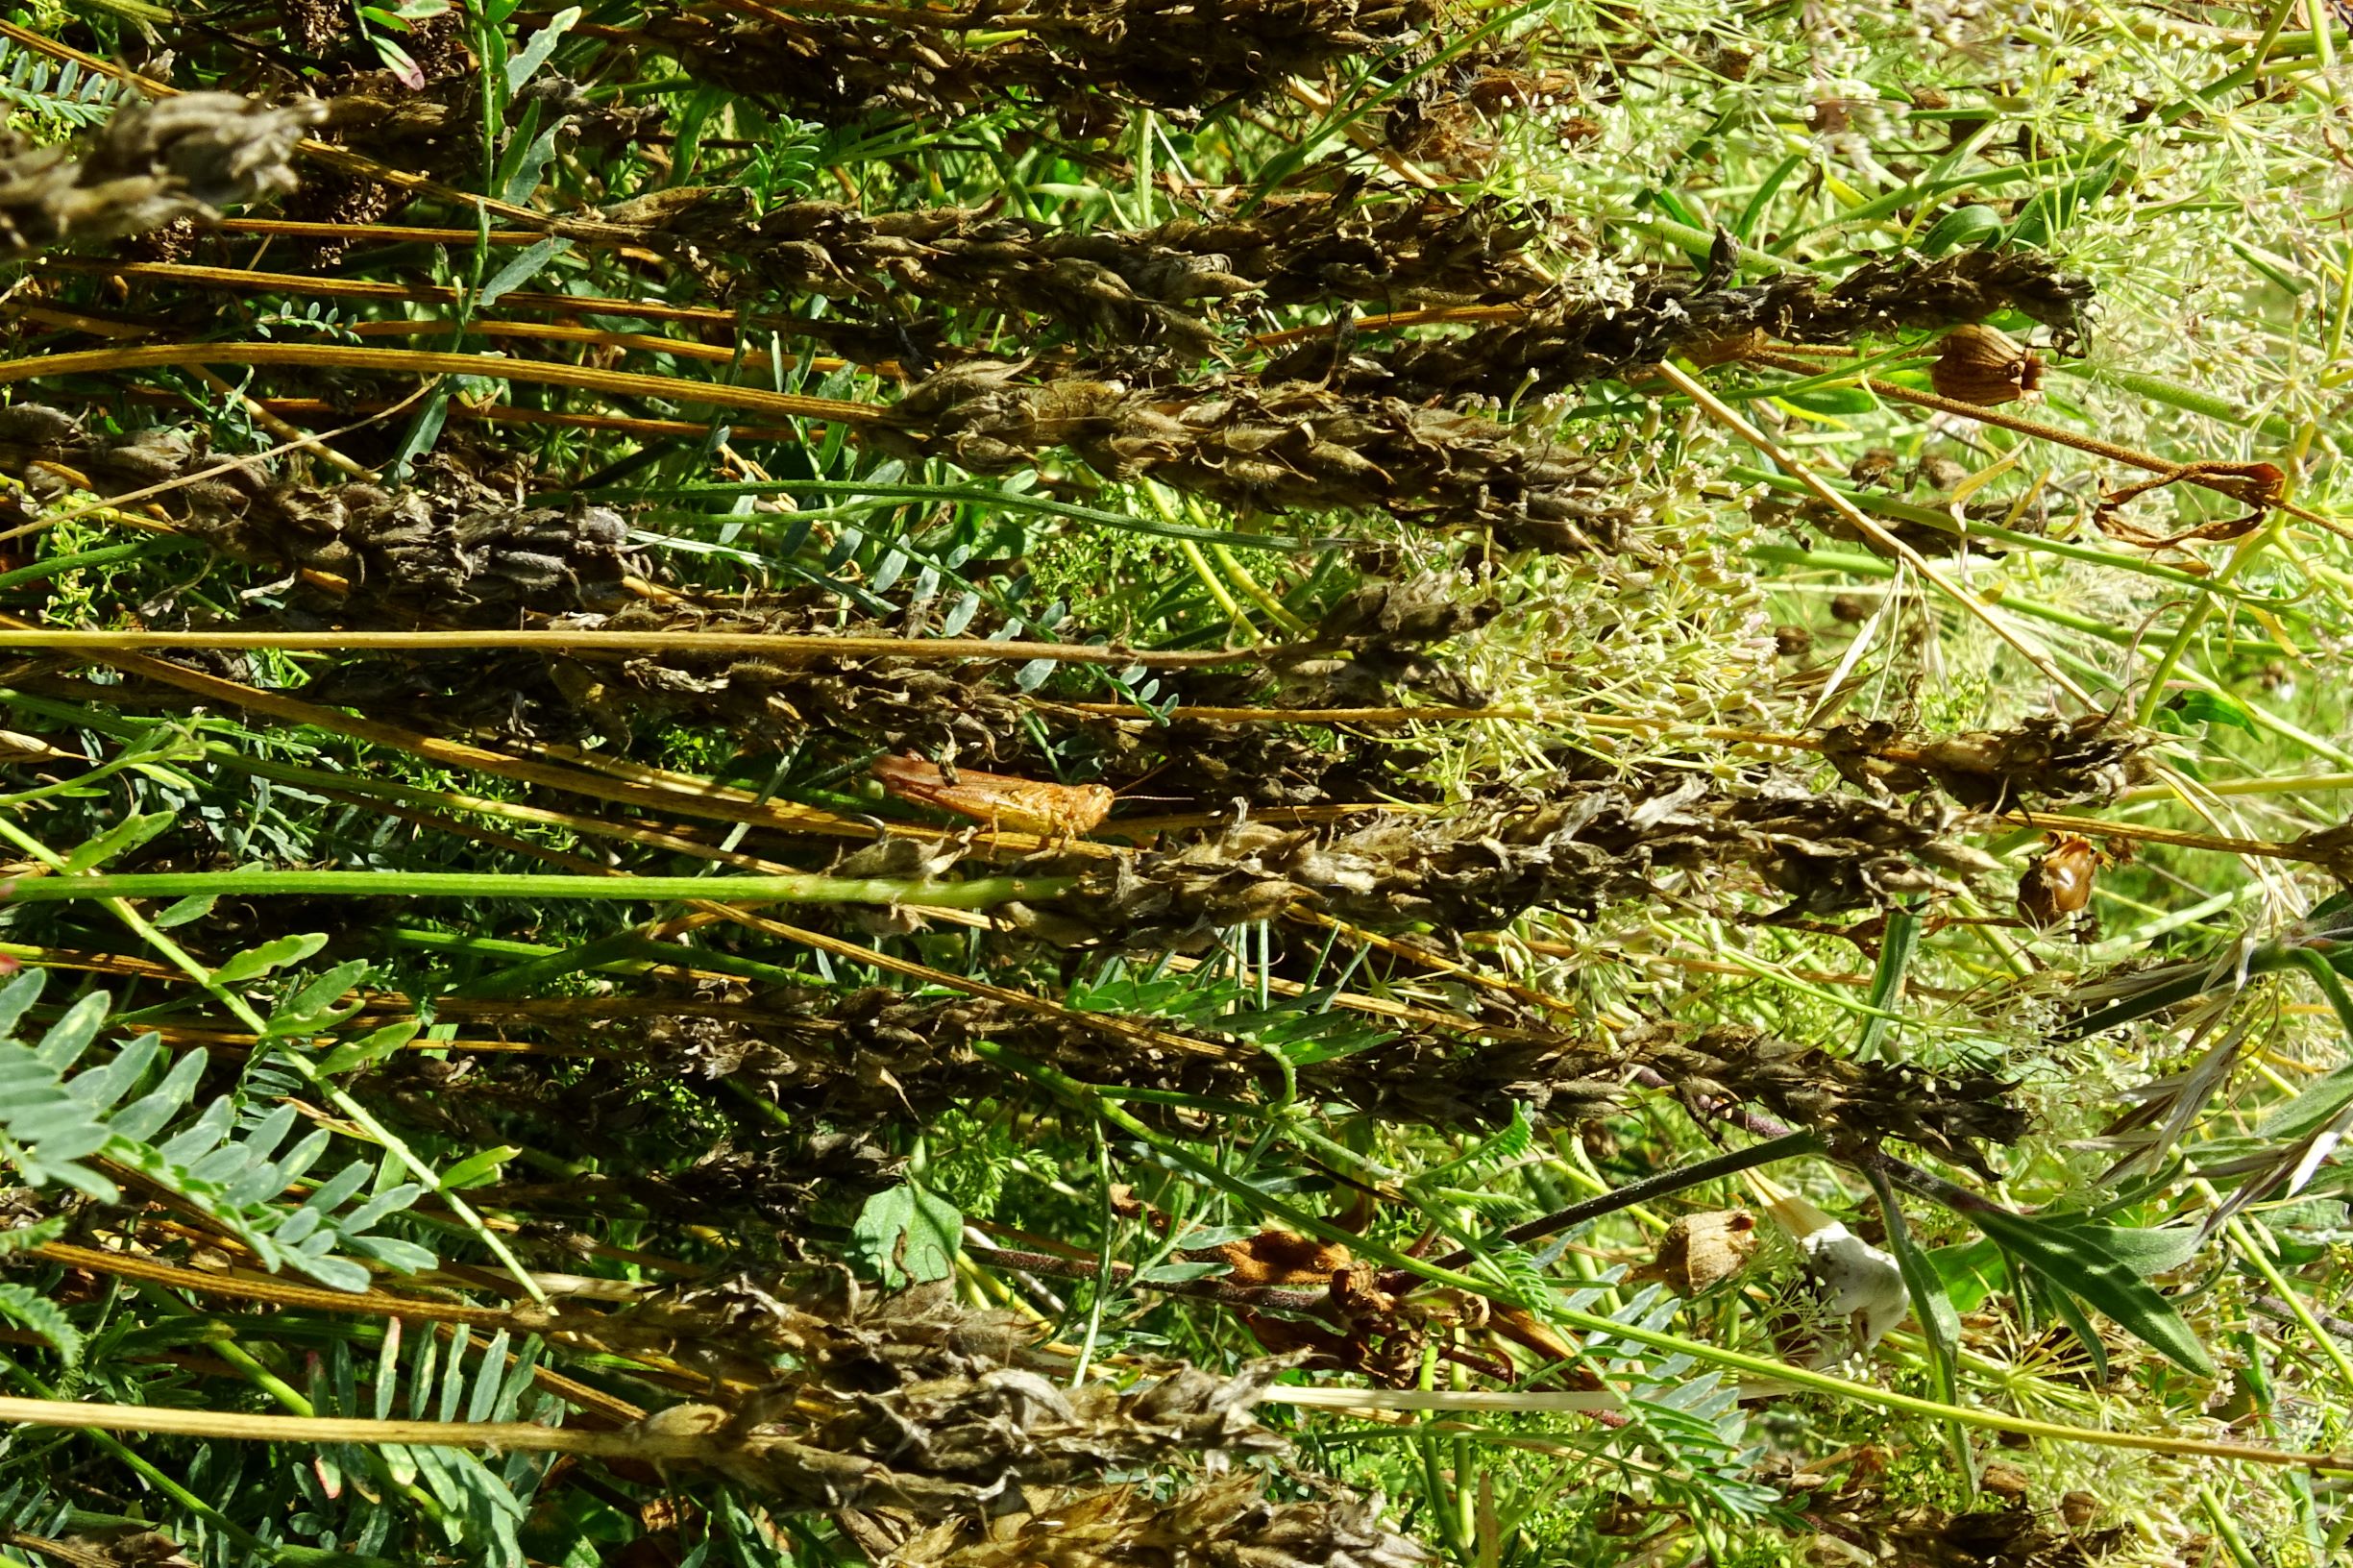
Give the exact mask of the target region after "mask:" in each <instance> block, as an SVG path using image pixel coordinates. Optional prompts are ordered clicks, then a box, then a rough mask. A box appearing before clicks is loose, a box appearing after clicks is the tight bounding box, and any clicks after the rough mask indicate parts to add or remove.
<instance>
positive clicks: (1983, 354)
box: [1928, 326, 2044, 408]
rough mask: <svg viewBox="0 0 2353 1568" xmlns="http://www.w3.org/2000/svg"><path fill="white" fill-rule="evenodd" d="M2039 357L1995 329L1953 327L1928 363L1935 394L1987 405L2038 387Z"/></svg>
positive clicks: (2041, 367)
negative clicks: (1932, 361) (1931, 361)
mask: <svg viewBox="0 0 2353 1568" xmlns="http://www.w3.org/2000/svg"><path fill="white" fill-rule="evenodd" d="M2043 370H2044V365H2043V356H2042V355H2039V354H2036V353H2034V352H2032V351H2031V350H2029V349H2027V348H2026V347H2024V346H2023V345H2022V344H2021V343H2020V342H2018V340H2017V339H2015V338H2013V337H2011V336H2010V334H2009V333H2007V332H2004V331H2000V330H1998V328H1993V327H1982V326H1970V327H1955V328H1954V329H1953V330H1952V331H1949V332H1947V333H1946V334H1945V336H1944V339H1943V342H1942V343H1941V345H1940V347H1939V350H1938V353H1937V356H1936V362H1935V363H1934V364H1932V365H1930V366H1929V367H1928V384H1929V385H1930V386H1933V387H1934V388H1936V393H1937V396H1939V397H1942V398H1950V399H1952V400H1953V401H1954V402H1956V403H1973V404H1977V405H1978V406H1979V407H1983V408H1991V407H1995V406H1997V405H1998V404H2005V403H2016V402H2017V401H2018V400H2019V399H2021V398H2022V397H2025V396H2027V395H2028V394H2030V393H2033V392H2038V391H2040V390H2041V389H2042V386H2043Z"/></svg>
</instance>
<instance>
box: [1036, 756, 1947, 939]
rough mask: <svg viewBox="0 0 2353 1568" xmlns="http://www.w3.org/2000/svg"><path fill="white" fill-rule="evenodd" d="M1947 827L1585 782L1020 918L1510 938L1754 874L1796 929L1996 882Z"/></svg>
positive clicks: (1253, 846)
mask: <svg viewBox="0 0 2353 1568" xmlns="http://www.w3.org/2000/svg"><path fill="white" fill-rule="evenodd" d="M1982 860H1983V857H1982V856H1976V855H1973V853H1972V852H1970V851H1967V850H1965V849H1964V848H1963V847H1962V846H1960V845H1953V844H1950V843H1949V842H1947V841H1946V840H1944V839H1943V838H1942V836H1941V823H1940V822H1938V821H1935V820H1934V819H1923V818H1915V817H1912V816H1907V815H1905V814H1903V813H1901V812H1899V811H1896V810H1894V809H1892V808H1890V807H1888V806H1884V805H1880V804H1877V803H1875V802H1872V801H1868V800H1859V799H1847V798H1841V797H1837V796H1816V795H1813V794H1810V793H1808V792H1806V791H1805V790H1803V789H1802V788H1800V787H1798V786H1796V785H1795V784H1792V783H1789V782H1787V781H1784V780H1775V779H1767V780H1765V781H1763V782H1761V783H1759V784H1756V785H1753V786H1751V787H1749V788H1745V789H1741V790H1731V789H1728V788H1726V787H1724V786H1721V785H1718V784H1717V783H1715V782H1714V781H1713V780H1711V779H1709V778H1707V777H1705V776H1704V775H1701V774H1683V775H1679V776H1678V775H1675V774H1672V773H1666V772H1662V773H1661V774H1659V775H1658V776H1656V777H1655V778H1653V779H1650V780H1647V781H1637V782H1635V783H1632V784H1620V783H1617V782H1615V781H1586V782H1579V781H1568V782H1564V783H1562V784H1560V785H1558V786H1556V789H1555V793H1553V794H1552V795H1551V796H1549V797H1545V798H1540V799H1538V800H1535V801H1533V802H1530V803H1520V804H1507V805H1494V804H1487V805H1479V804H1474V805H1472V806H1469V807H1467V808H1465V809H1464V810H1463V811H1462V812H1460V813H1459V814H1458V815H1456V816H1454V817H1451V818H1449V819H1445V820H1441V821H1432V820H1429V819H1426V818H1403V817H1394V818H1385V819H1377V820H1375V821H1372V822H1370V823H1368V824H1366V825H1363V826H1360V827H1355V828H1351V829H1348V830H1345V831H1341V832H1337V833H1335V834H1330V835H1327V834H1324V833H1321V832H1318V831H1315V830H1312V829H1295V828H1283V827H1278V826H1274V825H1272V824H1269V823H1264V822H1255V821H1242V822H1238V823H1236V824H1235V825H1234V826H1232V827H1231V828H1229V829H1227V830H1226V831H1225V832H1224V833H1223V834H1221V835H1220V836H1218V837H1216V838H1214V839H1209V840H1204V841H1202V842H1198V843H1194V844H1190V845H1184V846H1182V847H1179V848H1174V849H1166V850H1154V851H1146V852H1143V853H1140V854H1138V855H1136V856H1134V857H1132V858H1123V859H1121V860H1120V861H1119V862H1118V863H1117V864H1116V865H1115V866H1114V867H1111V868H1108V869H1107V868H1105V867H1103V866H1101V865H1099V864H1086V865H1077V866H1073V867H1071V868H1070V870H1071V871H1072V872H1073V874H1075V875H1077V876H1078V877H1079V879H1080V888H1079V891H1077V892H1076V893H1074V894H1071V895H1069V896H1068V897H1067V898H1066V899H1060V900H1056V901H1054V902H1052V903H1047V904H1041V905H1037V906H1031V905H1026V904H1017V905H1013V906H1009V907H1008V909H1007V910H1006V911H1005V912H1004V913H1005V915H1006V916H1007V918H1008V919H1013V920H1015V921H1016V922H1017V923H1018V924H1021V925H1022V926H1023V927H1024V928H1025V929H1028V930H1030V931H1032V932H1034V933H1035V934H1037V935H1039V936H1041V937H1042V938H1044V939H1045V940H1048V941H1052V942H1056V943H1065V944H1077V945H1085V944H1089V943H1100V942H1114V943H1134V942H1145V943H1159V942H1174V943H1197V942H1199V941H1201V940H1203V939H1204V938H1205V937H1206V936H1207V935H1208V934H1209V933H1211V932H1213V931H1215V930H1217V929H1219V928H1221V927H1224V926H1229V925H1236V924H1240V923H1243V922H1246V921H1251V920H1259V919H1268V918H1271V917H1272V916H1274V915H1277V914H1280V913H1281V912H1282V911H1283V910H1285V909H1287V908H1288V907H1290V906H1291V905H1292V904H1293V903H1295V902H1304V903H1305V904H1307V905H1309V906H1310V907H1312V908H1316V909H1320V910H1324V911H1327V912H1329V913H1331V914H1333V915H1336V916H1337V917H1339V918H1341V919H1346V920H1349V921H1351V922H1353V923H1357V924H1360V925H1366V926H1369V927H1372V928H1373V929H1376V930H1394V929H1396V928H1398V927H1400V926H1403V925H1408V924H1424V923H1426V924H1430V925H1434V926H1435V927H1437V928H1438V929H1441V930H1447V931H1476V930H1492V929H1496V928H1498V927H1501V926H1505V925H1507V924H1509V923H1510V922H1511V921H1512V920H1513V919H1517V918H1518V917H1520V916H1521V915H1523V914H1526V913H1527V912H1528V911H1530V910H1531V909H1534V908H1538V907H1543V908H1551V909H1560V910H1568V911H1574V912H1580V913H1591V912H1593V911H1596V910H1598V909H1600V908H1602V907H1604V906H1605V905H1607V904H1610V903H1614V902H1617V901H1620V900H1623V899H1627V898H1633V897H1643V896H1655V895H1656V894H1658V893H1659V892H1661V891H1662V888H1663V886H1664V885H1665V884H1666V883H1667V882H1669V881H1670V880H1672V874H1673V873H1678V872H1681V873H1689V874H1690V875H1691V876H1693V877H1694V878H1695V879H1696V884H1695V887H1694V892H1693V895H1694V896H1705V895H1707V894H1711V893H1713V892H1714V891H1717V890H1718V889H1719V888H1720V887H1721V885H1722V884H1721V880H1720V879H1721V877H1722V874H1723V873H1724V872H1725V871H1727V870H1730V869H1733V868H1746V869H1747V870H1750V871H1752V873H1753V874H1754V875H1755V876H1757V877H1758V878H1760V879H1761V880H1762V881H1763V882H1764V883H1765V884H1766V885H1767V886H1769V887H1771V888H1772V889H1774V890H1776V891H1777V892H1779V893H1780V894H1784V895H1785V896H1786V897H1787V898H1788V900H1789V902H1788V903H1787V905H1786V906H1784V908H1783V909H1782V911H1781V912H1780V916H1781V917H1782V918H1794V917H1796V916H1799V915H1824V914H1829V913H1833V912H1836V911H1839V910H1846V909H1859V908H1864V907H1867V906H1870V905H1873V904H1877V903H1881V902H1883V901H1885V900H1886V899H1887V898H1889V897H1891V896H1893V895H1895V894H1900V893H1928V892H1938V891H1949V889H1950V886H1951V885H1950V884H1949V883H1948V882H1946V881H1945V880H1944V879H1943V878H1941V877H1939V876H1938V875H1937V874H1936V871H1935V870H1932V869H1931V867H1932V866H1946V867H1953V868H1959V869H1965V870H1980V869H1982V867H1981V866H1980V864H1979V862H1980V861H1982Z"/></svg>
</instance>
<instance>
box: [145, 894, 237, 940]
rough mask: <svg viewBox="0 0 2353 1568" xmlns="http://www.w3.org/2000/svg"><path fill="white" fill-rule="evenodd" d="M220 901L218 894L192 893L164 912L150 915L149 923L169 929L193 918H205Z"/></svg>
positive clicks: (158, 927)
mask: <svg viewBox="0 0 2353 1568" xmlns="http://www.w3.org/2000/svg"><path fill="white" fill-rule="evenodd" d="M219 901H220V897H219V895H218V894H210V893H199V894H190V895H189V896H188V897H185V898H183V899H181V900H180V901H179V902H177V903H175V904H172V905H171V906H170V907H169V908H167V909H165V910H164V911H163V913H162V914H160V915H154V916H150V917H149V918H148V920H147V923H148V924H149V925H152V926H154V927H155V928H156V929H157V930H159V931H169V930H170V929H171V928H172V927H174V926H176V925H186V924H187V923H188V922H190V921H191V920H201V919H204V918H205V917H206V916H208V915H209V914H211V913H212V906H213V905H214V904H216V903H218V902H219Z"/></svg>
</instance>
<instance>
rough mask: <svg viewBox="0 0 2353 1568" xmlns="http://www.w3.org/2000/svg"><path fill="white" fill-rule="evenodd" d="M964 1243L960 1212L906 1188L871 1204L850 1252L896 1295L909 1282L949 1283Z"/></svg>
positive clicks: (855, 1230)
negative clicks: (865, 1264) (943, 1281)
mask: <svg viewBox="0 0 2353 1568" xmlns="http://www.w3.org/2000/svg"><path fill="white" fill-rule="evenodd" d="M963 1237H964V1215H963V1214H962V1213H958V1212H957V1209H956V1206H955V1205H954V1204H952V1203H950V1202H948V1201H947V1200H946V1199H945V1198H943V1197H941V1196H940V1195H939V1194H938V1193H936V1192H928V1191H925V1190H924V1189H923V1188H919V1187H918V1186H916V1185H915V1184H914V1183H913V1182H907V1183H904V1184H902V1185H900V1186H898V1187H894V1188H890V1189H889V1190H887V1191H882V1192H877V1193H875V1194H874V1195H873V1196H872V1197H870V1198H869V1199H867V1200H866V1207H865V1208H863V1209H861V1210H859V1211H858V1222H857V1224H856V1225H854V1226H853V1227H852V1228H851V1230H850V1247H851V1250H852V1251H853V1252H855V1254H856V1255H857V1256H858V1257H859V1258H860V1259H862V1260H864V1261H865V1262H866V1263H867V1265H868V1266H869V1267H870V1268H871V1269H873V1271H874V1272H875V1273H877V1274H879V1275H880V1276H882V1283H883V1284H884V1285H885V1286H888V1287H889V1288H891V1289H894V1290H895V1289H897V1288H899V1287H900V1286H903V1285H905V1284H907V1283H908V1281H910V1280H915V1281H918V1282H922V1281H929V1280H944V1279H946V1278H947V1277H948V1275H949V1274H950V1273H951V1272H953V1271H954V1269H955V1267H956V1255H957V1253H958V1251H959V1250H960V1249H961V1248H962V1246H963Z"/></svg>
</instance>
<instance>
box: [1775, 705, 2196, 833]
mask: <svg viewBox="0 0 2353 1568" xmlns="http://www.w3.org/2000/svg"><path fill="white" fill-rule="evenodd" d="M2148 744H2149V742H2148V739H2147V738H2146V737H2145V736H2140V735H2135V734H2134V733H2132V731H2131V730H2130V729H2129V728H2128V727H2126V726H2125V725H2123V724H2121V723H2118V722H2117V721H2116V720H2114V719H2113V718H2111V717H2110V716H2108V715H2106V714H2099V713H2088V714H2082V715H2079V716H2077V717H2076V718H2073V719H2062V718H2060V717H2058V716H2057V715H2056V714H2034V715H2031V716H2029V717H2028V718H2025V719H2023V720H2021V721H2020V722H2019V723H2017V724H2015V725H2013V726H2012V727H2010V728H2008V729H1991V730H1971V731H1969V732H1967V733H1966V734H1961V735H1945V736H1933V737H1929V738H1926V739H1917V740H1916V739H1912V738H1909V737H1907V736H1906V735H1905V734H1904V732H1903V730H1902V728H1901V727H1900V725H1897V724H1894V723H1889V722H1888V721H1886V720H1883V719H1873V720H1862V721H1857V722H1855V723H1846V724H1840V725H1838V726H1836V727H1835V728H1832V729H1830V730H1829V731H1827V732H1826V734H1825V735H1824V736H1823V746H1822V749H1823V755H1824V756H1825V757H1826V758H1828V759H1829V762H1830V765H1831V766H1832V767H1833V768H1836V769H1837V770H1838V772H1839V776H1840V777H1842V778H1844V779H1846V780H1847V781H1848V782H1849V783H1851V784H1855V785H1859V786H1861V787H1862V788H1864V789H1867V790H1873V791H1878V790H1890V791H1893V792H1895V793H1896V794H1898V795H1917V794H1919V793H1920V792H1922V791H1924V790H1926V789H1929V788H1930V787H1932V786H1933V787H1934V788H1936V789H1939V790H1942V791H1943V792H1944V793H1945V794H1947V795H1949V796H1951V797H1952V798H1953V799H1955V800H1957V801H1959V802H1960V803H1961V804H1962V805H1964V806H1967V807H1969V808H1970V809H1971V810H1972V811H2008V810H2011V809H2013V808H2015V807H2017V806H2020V805H2022V804H2023V803H2024V802H2025V801H2026V800H2028V799H2029V798H2032V797H2036V796H2040V797H2042V798H2044V799H2047V800H2060V801H2072V800H2091V801H2099V802H2106V801H2109V800H2113V799H2115V798H2116V797H2117V796H2119V795H2120V794H2121V793H2122V792H2123V791H2125V790H2126V789H2128V788H2130V787H2131V786H2132V785H2134V784H2137V783H2140V782H2142V781H2143V780H2144V779H2145V778H2146V777H2147V776H2148V764H2147V763H2146V761H2145V759H2144V756H2143V753H2144V752H2145V750H2146V749H2147V747H2148Z"/></svg>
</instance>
